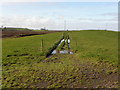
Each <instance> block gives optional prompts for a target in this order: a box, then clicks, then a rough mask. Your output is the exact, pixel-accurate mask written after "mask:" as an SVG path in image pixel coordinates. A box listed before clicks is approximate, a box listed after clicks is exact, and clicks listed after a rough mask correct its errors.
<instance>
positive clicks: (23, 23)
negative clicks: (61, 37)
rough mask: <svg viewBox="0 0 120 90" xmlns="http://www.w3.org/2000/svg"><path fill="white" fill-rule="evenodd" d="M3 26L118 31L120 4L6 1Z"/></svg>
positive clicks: (3, 10) (1, 15) (2, 17)
mask: <svg viewBox="0 0 120 90" xmlns="http://www.w3.org/2000/svg"><path fill="white" fill-rule="evenodd" d="M1 13H2V14H0V20H1V21H0V25H1V26H2V25H3V26H7V27H24V28H31V29H41V28H42V27H46V28H47V29H48V30H64V24H65V22H66V29H68V30H83V29H85V30H88V29H108V30H113V31H117V30H118V2H4V3H2V4H1Z"/></svg>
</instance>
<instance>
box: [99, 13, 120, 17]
mask: <svg viewBox="0 0 120 90" xmlns="http://www.w3.org/2000/svg"><path fill="white" fill-rule="evenodd" d="M100 15H101V16H118V13H111V12H109V13H103V14H100Z"/></svg>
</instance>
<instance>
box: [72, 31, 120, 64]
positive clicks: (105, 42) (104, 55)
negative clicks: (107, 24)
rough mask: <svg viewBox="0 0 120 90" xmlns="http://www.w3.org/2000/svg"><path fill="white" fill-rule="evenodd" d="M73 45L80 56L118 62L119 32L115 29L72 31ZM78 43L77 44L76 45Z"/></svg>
mask: <svg viewBox="0 0 120 90" xmlns="http://www.w3.org/2000/svg"><path fill="white" fill-rule="evenodd" d="M70 37H71V42H72V43H71V47H72V49H73V50H77V54H78V55H79V57H83V58H95V59H96V60H104V61H109V62H112V63H114V64H117V63H118V33H117V32H113V31H80V32H79V31H78V32H71V33H70ZM76 43H77V46H76Z"/></svg>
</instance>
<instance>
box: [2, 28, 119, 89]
mask: <svg viewBox="0 0 120 90" xmlns="http://www.w3.org/2000/svg"><path fill="white" fill-rule="evenodd" d="M68 34H69V37H70V41H71V43H70V46H71V51H72V52H73V53H74V54H59V53H58V54H55V55H51V56H50V57H46V56H45V53H47V52H48V51H49V50H50V49H51V48H53V47H54V45H55V43H56V42H58V41H59V40H60V39H61V38H62V35H63V32H56V33H50V34H44V35H35V36H28V37H20V38H5V39H3V40H2V65H3V69H2V81H3V82H2V87H3V88H118V70H117V68H118V32H113V31H105V30H96V31H94V30H90V31H87V30H83V31H69V32H68ZM42 40H43V48H41V41H42ZM42 49H43V50H42Z"/></svg>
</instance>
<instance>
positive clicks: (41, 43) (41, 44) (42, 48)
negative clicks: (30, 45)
mask: <svg viewBox="0 0 120 90" xmlns="http://www.w3.org/2000/svg"><path fill="white" fill-rule="evenodd" d="M41 51H42V52H43V39H42V40H41Z"/></svg>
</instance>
